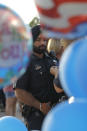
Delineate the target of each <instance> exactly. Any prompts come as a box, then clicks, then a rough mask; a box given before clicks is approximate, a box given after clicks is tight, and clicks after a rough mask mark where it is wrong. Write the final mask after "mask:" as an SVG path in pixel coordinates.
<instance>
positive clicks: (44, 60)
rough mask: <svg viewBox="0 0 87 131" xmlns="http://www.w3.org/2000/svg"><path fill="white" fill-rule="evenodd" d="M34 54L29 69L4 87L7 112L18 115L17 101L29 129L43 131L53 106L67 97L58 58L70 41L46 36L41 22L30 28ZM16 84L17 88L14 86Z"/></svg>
mask: <svg viewBox="0 0 87 131" xmlns="http://www.w3.org/2000/svg"><path fill="white" fill-rule="evenodd" d="M31 32H32V37H33V53H32V55H31V57H30V61H29V65H28V68H27V70H26V72H25V73H24V74H23V75H22V76H21V77H20V78H19V79H18V80H17V82H16V84H15V85H10V86H8V87H5V88H3V92H4V95H5V111H6V115H11V116H15V112H16V103H17V102H19V103H20V108H21V113H22V116H23V117H24V119H25V121H26V126H27V128H28V129H29V130H40V129H41V126H42V123H43V120H44V118H45V116H46V115H47V113H48V112H49V111H50V110H52V108H53V107H54V106H55V105H56V104H58V103H60V102H62V101H64V100H67V99H68V96H67V95H66V94H65V92H64V90H63V88H62V86H61V83H60V80H59V76H58V68H59V61H60V58H61V55H62V53H63V51H64V50H65V48H66V47H67V46H68V44H69V43H70V42H71V41H65V40H64V39H61V40H59V39H55V38H49V39H47V38H45V37H44V36H43V34H42V32H41V29H40V25H37V26H34V27H33V28H32V29H31ZM13 87H14V88H13Z"/></svg>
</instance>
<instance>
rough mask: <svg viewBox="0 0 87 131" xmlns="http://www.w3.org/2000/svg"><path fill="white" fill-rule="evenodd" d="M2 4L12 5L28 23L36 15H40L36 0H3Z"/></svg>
mask: <svg viewBox="0 0 87 131" xmlns="http://www.w3.org/2000/svg"><path fill="white" fill-rule="evenodd" d="M0 4H4V5H5V6H8V7H10V8H11V9H12V10H14V11H15V12H16V13H17V14H18V15H19V16H20V17H21V18H22V20H23V21H24V23H25V24H28V23H29V22H30V21H31V20H32V19H33V18H34V17H35V16H37V17H39V15H38V11H37V9H36V6H35V1H34V0H2V1H1V2H0Z"/></svg>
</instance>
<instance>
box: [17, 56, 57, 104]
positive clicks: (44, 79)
mask: <svg viewBox="0 0 87 131" xmlns="http://www.w3.org/2000/svg"><path fill="white" fill-rule="evenodd" d="M54 64H55V60H54V59H52V57H50V56H46V55H45V56H44V57H43V58H39V57H37V56H35V55H34V54H32V56H31V59H30V63H29V66H28V68H27V71H26V73H25V74H24V75H23V76H22V77H21V78H20V79H19V80H18V81H17V84H16V88H21V89H24V90H26V91H28V92H30V93H32V95H33V96H34V97H35V98H36V99H38V100H39V101H40V102H49V101H50V102H57V101H58V99H59V95H58V93H56V91H55V89H54V86H53V79H54V77H53V75H51V74H50V67H51V66H54Z"/></svg>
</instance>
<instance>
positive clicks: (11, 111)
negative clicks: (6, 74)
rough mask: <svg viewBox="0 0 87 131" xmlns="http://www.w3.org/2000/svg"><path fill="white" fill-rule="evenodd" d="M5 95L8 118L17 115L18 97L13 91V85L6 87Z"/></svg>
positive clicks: (4, 89)
mask: <svg viewBox="0 0 87 131" xmlns="http://www.w3.org/2000/svg"><path fill="white" fill-rule="evenodd" d="M3 92H4V94H5V99H6V100H5V101H6V102H5V103H6V105H5V113H6V115H7V116H15V115H16V114H15V113H16V102H17V99H16V96H15V93H14V90H13V85H9V86H6V87H5V88H3Z"/></svg>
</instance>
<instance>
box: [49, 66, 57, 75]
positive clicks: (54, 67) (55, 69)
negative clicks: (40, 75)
mask: <svg viewBox="0 0 87 131" xmlns="http://www.w3.org/2000/svg"><path fill="white" fill-rule="evenodd" d="M50 73H51V74H52V75H54V76H55V77H56V76H57V75H58V67H57V66H52V67H51V68H50Z"/></svg>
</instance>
